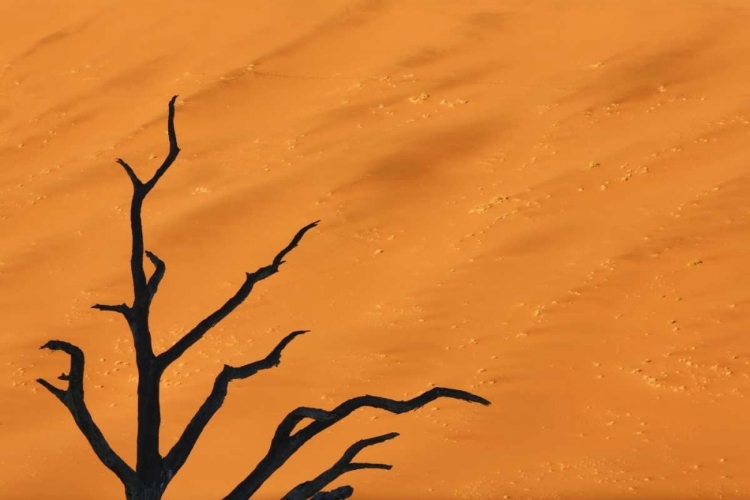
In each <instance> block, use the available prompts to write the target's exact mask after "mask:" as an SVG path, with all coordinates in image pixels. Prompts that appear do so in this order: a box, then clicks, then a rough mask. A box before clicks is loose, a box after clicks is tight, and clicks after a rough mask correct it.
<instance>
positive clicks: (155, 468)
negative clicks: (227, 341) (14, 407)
mask: <svg viewBox="0 0 750 500" xmlns="http://www.w3.org/2000/svg"><path fill="white" fill-rule="evenodd" d="M176 99H177V96H174V97H172V99H171V100H170V101H169V112H168V118H167V135H168V136H169V154H168V155H167V157H166V159H165V160H164V162H163V163H162V164H161V166H160V167H159V168H158V169H157V170H156V173H155V174H154V175H153V177H151V179H149V180H148V181H146V182H143V181H142V180H141V179H140V178H139V177H138V176H137V175H136V174H135V172H134V171H133V169H132V168H131V167H130V165H128V164H127V163H126V162H125V161H124V160H122V159H117V163H119V164H120V165H121V166H122V168H123V169H124V170H125V172H126V173H127V175H128V177H129V178H130V181H131V183H132V184H133V197H132V200H131V204H130V228H131V232H132V253H131V256H130V271H131V274H132V278H133V302H132V304H130V305H129V304H125V303H122V304H115V305H109V304H96V305H94V306H92V307H93V308H94V309H99V310H101V311H109V312H114V313H118V314H120V315H122V316H123V317H124V318H125V320H126V321H127V323H128V326H129V327H130V331H131V333H132V336H133V343H134V346H135V358H136V366H137V369H138V431H137V443H136V445H137V452H136V465H135V469H133V468H132V467H131V466H130V465H128V464H127V463H126V462H125V461H124V460H123V459H122V458H120V456H119V455H118V454H117V453H116V452H115V451H114V450H113V449H112V447H111V446H110V445H109V443H107V440H106V439H105V437H104V435H103V434H102V432H101V430H100V429H99V427H98V426H97V425H96V423H95V422H94V420H93V418H92V417H91V413H90V412H89V410H88V408H87V407H86V402H85V400H84V390H83V371H84V362H85V361H84V359H85V358H84V355H83V351H82V350H81V349H80V348H78V347H77V346H75V345H73V344H71V343H69V342H64V341H61V340H51V341H49V342H47V343H46V344H44V345H43V346H42V347H41V348H42V349H50V350H52V351H63V352H64V353H66V354H68V356H70V370H69V372H68V373H67V374H62V375H60V376H59V377H58V378H59V379H60V380H64V381H66V382H67V385H68V387H67V388H66V389H60V388H58V387H55V386H54V385H52V384H50V383H49V382H47V381H46V380H44V379H38V380H37V382H39V384H41V385H42V386H44V387H45V388H46V389H47V390H49V392H51V393H52V394H54V395H55V396H56V397H57V398H58V399H59V400H60V401H61V402H62V403H63V404H64V405H65V406H66V407H67V409H68V410H69V411H70V414H71V415H72V416H73V420H74V421H75V423H76V425H78V428H79V429H80V430H81V432H82V433H83V435H84V436H85V437H86V439H87V440H88V443H89V445H90V446H91V448H93V450H94V453H96V455H97V457H99V460H101V462H102V463H103V464H104V465H105V466H107V468H109V469H110V470H111V471H112V472H113V473H114V474H115V475H116V476H117V477H118V478H119V479H120V481H121V482H122V484H123V485H124V487H125V497H126V498H127V499H128V500H158V499H161V498H162V495H163V494H164V491H165V490H166V488H167V486H168V485H169V483H170V481H172V479H173V478H174V476H175V475H176V474H177V472H179V470H180V469H181V468H182V466H183V465H184V464H185V461H186V460H187V458H188V456H189V455H190V452H191V451H192V450H193V447H194V446H195V443H196V441H197V440H198V438H199V437H200V435H201V433H202V432H203V429H205V428H206V425H207V424H208V422H209V421H210V420H211V418H212V417H213V416H214V414H215V413H216V412H217V411H218V410H219V408H220V407H221V406H222V404H223V402H224V398H225V397H226V395H227V389H228V387H229V383H230V382H231V381H233V380H240V379H246V378H248V377H251V376H252V375H255V374H256V373H258V372H259V371H261V370H266V369H268V368H272V367H275V366H278V364H279V363H280V361H281V353H282V352H283V350H284V348H286V346H287V345H289V343H291V342H292V340H294V339H295V338H296V337H298V336H300V335H302V334H304V333H307V331H304V330H300V331H295V332H292V333H290V334H289V335H287V336H286V337H284V338H283V339H282V340H281V342H279V344H278V345H277V346H276V347H275V348H274V349H273V350H272V351H271V352H270V353H269V354H268V356H266V357H265V358H263V359H261V360H259V361H254V362H252V363H248V364H246V365H242V366H229V365H224V367H223V368H222V370H221V372H220V373H219V374H218V375H217V376H216V380H215V381H214V384H213V388H212V390H211V393H210V394H209V396H208V397H207V398H206V400H205V402H204V403H203V404H202V405H201V406H200V408H199V409H198V411H197V412H196V413H195V415H194V416H193V418H192V419H191V420H190V422H189V423H188V425H187V427H186V428H185V430H184V431H183V432H182V434H181V435H180V437H179V438H178V439H177V442H176V443H175V444H174V446H172V448H171V449H170V450H169V452H168V453H167V454H166V456H162V455H161V454H160V453H159V427H160V425H161V409H160V403H159V390H160V386H159V383H160V380H161V377H162V375H163V374H164V371H165V370H166V369H167V367H168V366H170V365H171V364H172V363H174V362H175V361H176V360H177V359H179V358H180V357H181V356H182V355H183V354H184V353H185V352H186V351H187V350H188V349H189V348H190V347H192V346H193V345H194V344H196V343H197V342H198V341H199V340H201V338H203V336H204V335H205V334H206V333H207V332H208V331H209V330H210V329H211V328H212V327H213V326H215V325H216V324H217V323H219V322H220V321H221V320H222V319H224V318H225V317H226V316H227V315H229V314H230V313H231V312H232V311H234V309H235V308H237V306H239V305H240V304H242V302H243V301H244V300H245V299H246V298H247V297H248V295H249V294H250V292H251V291H252V289H253V287H254V286H255V284H256V283H258V282H259V281H261V280H264V279H266V278H268V277H269V276H271V275H273V274H275V273H277V272H278V271H279V267H280V266H281V265H282V264H283V263H284V262H285V261H284V258H285V257H286V256H287V254H288V253H289V252H291V251H292V249H294V248H295V247H296V246H297V244H299V242H300V240H301V239H302V237H303V236H304V235H305V233H307V231H309V230H310V229H312V228H314V227H315V226H316V225H317V224H318V222H319V221H315V222H313V223H311V224H308V225H306V226H305V227H303V228H302V229H300V230H299V231H297V234H295V235H294V237H293V238H292V241H291V242H290V243H289V244H288V245H287V246H286V248H284V249H283V250H281V251H280V252H279V253H278V254H277V255H276V257H275V258H274V259H273V262H271V264H269V265H267V266H264V267H261V268H259V269H258V270H257V271H255V272H252V273H245V281H244V283H242V285H241V286H240V287H239V290H237V292H236V293H235V294H234V296H232V297H231V298H230V299H229V300H227V301H226V303H225V304H224V305H223V306H221V307H219V308H218V309H216V310H215V311H214V312H212V313H211V314H209V315H208V316H206V318H205V319H203V320H202V321H201V322H200V323H198V324H197V325H196V326H195V327H194V328H193V329H191V330H190V331H189V332H187V333H186V334H185V335H184V336H183V337H182V338H180V339H179V340H178V341H177V342H176V343H175V344H174V345H172V346H171V347H170V348H169V349H167V350H166V351H164V352H162V353H160V354H156V353H155V352H154V349H153V344H152V341H151V330H150V328H149V321H148V318H149V310H150V308H151V302H152V300H153V299H154V295H156V292H157V290H158V288H159V283H160V282H161V280H162V278H164V272H165V269H166V266H165V264H164V262H163V261H162V260H161V259H160V258H159V257H157V256H156V255H155V254H154V253H152V252H150V251H148V250H145V247H144V244H143V223H142V220H141V209H142V207H143V201H144V199H145V198H146V196H147V195H148V194H149V193H150V192H151V190H152V189H154V187H155V186H156V184H157V182H158V181H159V179H161V177H162V176H163V175H164V174H165V173H166V171H167V170H168V169H169V167H170V166H171V165H172V163H174V161H175V159H176V158H177V155H178V154H179V152H180V148H179V147H178V146H177V135H176V133H175V127H174V114H175V109H174V107H175V106H174V105H175V100H176ZM144 255H145V256H146V257H147V258H148V260H149V261H151V264H152V265H153V267H154V269H153V271H152V273H151V275H150V276H147V275H146V271H145V270H144V266H143V264H144ZM441 397H445V398H453V399H460V400H463V401H468V402H472V403H481V404H483V405H489V404H490V402H489V401H487V400H486V399H484V398H481V397H479V396H476V395H474V394H471V393H469V392H465V391H460V390H456V389H447V388H442V387H436V388H433V389H430V390H429V391H427V392H425V393H423V394H421V395H419V396H417V397H415V398H413V399H409V400H406V401H397V400H393V399H388V398H383V397H376V396H359V397H355V398H352V399H349V400H347V401H345V402H343V403H341V404H340V405H338V406H337V407H335V408H334V409H332V410H322V409H318V408H307V407H300V408H297V409H295V410H293V411H291V412H290V413H289V414H288V415H287V416H286V417H285V418H284V419H283V420H282V422H281V423H280V424H279V425H278V427H277V428H276V432H275V434H274V436H273V439H272V440H271V446H270V448H269V450H268V452H267V453H266V455H265V456H264V457H263V459H261V461H260V462H259V463H258V464H257V465H256V467H255V469H253V470H252V472H250V474H248V476H247V477H245V478H244V479H243V480H242V481H241V482H240V483H239V484H238V485H237V486H236V487H235V488H234V489H233V490H232V491H231V492H229V494H227V495H226V496H225V497H224V500H245V499H248V498H250V497H252V496H253V494H254V493H255V492H256V491H258V489H259V488H260V487H261V485H262V484H263V483H264V482H265V481H266V480H267V479H268V478H269V477H270V476H271V475H272V474H273V473H274V472H275V471H276V470H278V469H279V467H281V466H282V465H283V464H284V463H285V462H286V461H287V460H288V459H289V457H291V456H292V455H293V454H294V453H295V452H296V451H297V450H299V449H300V447H302V445H304V444H305V443H307V442H308V441H309V440H310V439H312V438H313V437H314V436H316V435H317V434H319V433H320V432H322V431H323V430H325V429H327V428H329V427H331V426H332V425H334V424H335V423H336V422H339V421H340V420H342V419H344V418H346V417H347V416H348V415H350V414H351V413H352V412H354V411H355V410H357V409H359V408H364V407H370V408H379V409H382V410H386V411H388V412H390V413H404V412H408V411H411V410H414V409H416V408H420V407H422V406H424V405H426V404H428V403H430V402H431V401H433V400H435V399H437V398H441ZM305 420H308V421H310V422H308V423H307V425H305V426H304V427H302V428H300V429H299V430H297V431H296V432H295V429H296V428H297V426H298V424H300V423H301V422H303V421H305ZM396 436H398V434H397V433H395V432H393V433H390V434H385V435H382V436H377V437H373V438H369V439H363V440H361V441H358V442H357V443H355V444H353V445H352V446H350V447H349V448H348V449H347V450H346V452H344V454H343V455H342V457H341V458H340V459H339V460H338V461H337V462H336V463H335V464H333V466H331V467H330V468H329V469H328V470H326V471H324V472H322V473H321V474H320V475H318V476H317V477H316V478H314V479H312V480H311V481H306V482H304V483H302V484H299V485H297V486H295V487H294V488H292V489H291V490H290V491H289V493H287V494H286V495H285V496H284V497H283V500H307V499H311V498H312V499H315V500H325V499H327V500H338V499H344V498H349V497H350V496H351V495H352V493H353V491H354V490H353V488H352V487H351V486H342V487H339V488H335V489H333V490H331V491H325V488H326V487H327V486H328V485H329V484H330V483H332V482H333V481H335V480H336V479H338V478H339V476H341V475H342V474H345V473H347V472H350V471H354V470H359V469H385V470H389V469H390V468H391V466H390V465H387V464H380V463H367V462H355V461H354V458H355V457H356V455H357V454H358V453H359V452H360V451H361V450H362V449H363V448H366V447H368V446H372V445H374V444H378V443H382V442H384V441H387V440H389V439H393V438H395V437H396Z"/></svg>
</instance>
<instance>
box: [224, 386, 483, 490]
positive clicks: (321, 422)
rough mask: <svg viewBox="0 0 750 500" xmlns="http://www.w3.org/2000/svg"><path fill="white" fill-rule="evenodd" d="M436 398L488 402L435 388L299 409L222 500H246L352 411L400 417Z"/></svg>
mask: <svg viewBox="0 0 750 500" xmlns="http://www.w3.org/2000/svg"><path fill="white" fill-rule="evenodd" d="M438 398H451V399H458V400H461V401H467V402H469V403H479V404H482V405H485V406H488V405H490V402H489V401H488V400H486V399H484V398H482V397H480V396H477V395H475V394H472V393H470V392H466V391H461V390H458V389H449V388H445V387H434V388H432V389H430V390H429V391H427V392H425V393H423V394H420V395H419V396H417V397H415V398H412V399H409V400H406V401H398V400H394V399H388V398H383V397H378V396H358V397H356V398H352V399H349V400H347V401H344V402H343V403H341V404H340V405H338V406H337V407H336V408H334V409H333V410H330V411H328V410H322V409H319V408H308V407H300V408H297V409H296V410H292V411H291V412H290V413H289V414H288V415H287V416H286V417H285V418H284V420H282V422H281V423H280V424H279V426H278V427H277V428H276V433H275V434H274V437H273V439H272V440H271V447H270V449H269V450H268V452H267V453H266V456H265V457H263V459H262V460H261V461H260V462H259V463H258V465H257V466H256V467H255V469H254V470H253V471H252V472H251V473H250V474H249V475H248V476H247V477H246V478H245V479H243V480H242V482H240V484H238V485H237V487H236V488H235V489H234V490H232V491H231V492H230V493H229V494H228V495H227V496H226V497H224V500H247V499H248V498H250V496H252V495H253V493H255V492H256V491H257V490H258V488H260V486H261V485H262V484H263V483H264V482H265V481H266V480H267V479H268V478H269V477H270V476H271V475H272V474H273V473H274V472H276V470H278V469H279V467H281V466H282V465H284V463H285V462H286V461H287V460H288V459H289V457H291V456H292V455H293V454H294V453H296V452H297V450H298V449H300V447H302V445H304V444H305V443H307V442H308V441H309V440H310V439H312V438H313V437H315V436H316V435H318V434H320V433H321V432H323V431H324V430H326V429H328V428H329V427H331V426H332V425H334V424H335V423H337V422H339V421H341V420H342V419H344V418H346V417H347V416H349V415H350V414H351V413H352V412H354V411H355V410H358V409H360V408H364V407H369V408H377V409H381V410H386V411H388V412H390V413H395V414H401V413H406V412H408V411H412V410H416V409H417V408H421V407H422V406H424V405H426V404H428V403H431V402H432V401H434V400H436V399H438ZM306 418H309V419H312V420H313V422H311V423H310V424H308V425H306V426H305V427H303V428H302V429H300V430H299V431H297V432H296V433H294V434H293V431H294V429H295V428H296V427H297V425H298V424H299V423H300V422H301V421H302V420H304V419H306Z"/></svg>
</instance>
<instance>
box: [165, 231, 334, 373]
mask: <svg viewBox="0 0 750 500" xmlns="http://www.w3.org/2000/svg"><path fill="white" fill-rule="evenodd" d="M319 222H320V221H315V222H312V223H310V224H308V225H306V226H305V227H303V228H302V229H300V230H299V231H297V234H295V235H294V238H292V241H291V243H289V244H288V245H287V246H286V248H284V249H283V250H282V251H281V252H279V253H278V254H277V255H276V257H275V258H274V259H273V263H272V264H271V265H269V266H265V267H261V268H260V269H258V270H257V271H255V272H254V273H245V274H246V278H245V282H244V283H243V284H242V286H241V287H240V289H239V290H238V291H237V293H235V294H234V296H233V297H232V298H231V299H229V300H228V301H227V302H226V303H225V304H224V305H223V306H221V307H220V308H219V309H217V310H216V311H214V312H213V313H211V314H210V315H209V316H208V317H206V318H205V319H204V320H203V321H201V322H200V323H198V324H197V325H196V326H195V327H194V328H193V329H192V330H190V331H189V332H188V333H186V334H185V335H184V336H183V337H182V338H181V339H180V340H178V341H177V342H176V343H175V344H174V345H173V346H172V347H170V348H169V349H167V350H166V351H164V352H163V353H161V354H160V355H159V356H157V358H156V361H157V363H159V364H160V366H161V368H162V369H163V368H166V367H167V366H169V365H170V364H172V363H173V362H174V361H175V360H176V359H178V358H179V357H180V356H182V355H183V354H184V353H185V351H187V350H188V349H189V348H190V347H191V346H192V345H193V344H195V343H196V342H198V341H199V340H200V339H201V338H203V336H204V335H205V334H206V332H208V330H210V329H211V328H212V327H214V326H215V325H216V324H217V323H218V322H219V321H221V320H222V319H224V318H226V317H227V316H228V315H229V314H230V313H231V312H232V311H234V310H235V309H236V308H237V307H238V306H239V305H240V304H242V303H243V302H244V301H245V299H246V298H247V297H248V295H250V292H251V291H252V290H253V287H254V286H255V284H256V283H257V282H259V281H261V280H264V279H266V278H268V277H269V276H272V275H274V274H276V273H277V272H279V266H281V264H284V262H285V261H284V257H286V255H287V254H288V253H289V252H291V251H292V249H294V248H295V247H296V246H297V244H299V242H300V240H301V239H302V237H303V236H304V235H305V233H306V232H307V231H309V230H310V229H312V228H314V227H315V226H317V225H318V223H319Z"/></svg>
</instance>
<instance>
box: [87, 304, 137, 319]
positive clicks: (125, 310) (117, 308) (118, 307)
mask: <svg viewBox="0 0 750 500" xmlns="http://www.w3.org/2000/svg"><path fill="white" fill-rule="evenodd" d="M91 309H99V310H100V311H111V312H117V313H120V314H122V315H123V316H125V317H126V318H127V317H128V314H130V307H128V305H127V304H115V305H109V304H94V305H93V306H91Z"/></svg>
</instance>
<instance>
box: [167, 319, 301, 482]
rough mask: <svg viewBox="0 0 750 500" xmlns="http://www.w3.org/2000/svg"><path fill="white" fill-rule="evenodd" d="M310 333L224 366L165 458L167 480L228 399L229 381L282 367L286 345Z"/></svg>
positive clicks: (185, 458) (296, 333)
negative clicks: (252, 359) (256, 357)
mask: <svg viewBox="0 0 750 500" xmlns="http://www.w3.org/2000/svg"><path fill="white" fill-rule="evenodd" d="M307 332H308V330H298V331H295V332H292V333H290V334H289V335H287V336H286V337H284V338H283V339H282V340H281V342H279V343H278V345H277V346H276V347H275V348H274V349H273V350H272V351H271V352H270V353H269V354H268V356H266V357H265V358H263V359H262V360H260V361H255V362H253V363H249V364H246V365H243V366H238V367H233V366H229V365H224V368H223V369H222V370H221V372H220V373H219V375H217V377H216V380H215V381H214V386H213V389H212V390H211V393H210V394H209V396H208V398H206V401H205V402H204V403H203V404H202V405H201V407H200V408H199V409H198V411H197V412H196V414H195V416H194V417H193V418H192V419H191V420H190V423H188V425H187V427H186V428H185V430H184V431H183V433H182V435H181V436H180V438H179V439H178V440H177V443H175V445H174V446H173V447H172V449H171V450H169V453H167V455H166V457H164V472H163V474H164V479H165V481H166V482H167V483H168V482H169V481H170V480H171V479H172V478H173V477H174V476H175V474H177V472H178V471H179V470H180V468H181V467H182V466H183V464H184V463H185V461H186V460H187V458H188V456H189V455H190V453H191V452H192V450H193V447H194V446H195V443H196V442H197V441H198V438H199V437H200V435H201V433H202V432H203V430H204V429H205V428H206V425H208V422H209V421H210V420H211V418H212V417H213V416H214V414H216V412H217V411H218V410H219V408H221V405H222V404H224V398H225V397H226V395H227V390H228V388H229V382H231V381H232V380H240V379H246V378H249V377H251V376H253V375H255V374H256V373H258V372H259V371H261V370H267V369H269V368H273V367H275V366H278V365H279V363H281V354H282V352H283V351H284V348H286V346H287V345H289V344H290V343H291V342H292V340H294V339H295V338H297V337H298V336H300V335H303V334H305V333H307Z"/></svg>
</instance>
